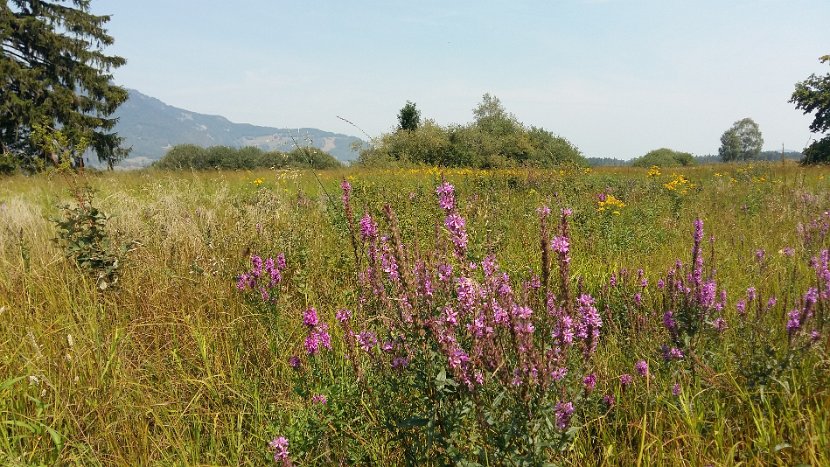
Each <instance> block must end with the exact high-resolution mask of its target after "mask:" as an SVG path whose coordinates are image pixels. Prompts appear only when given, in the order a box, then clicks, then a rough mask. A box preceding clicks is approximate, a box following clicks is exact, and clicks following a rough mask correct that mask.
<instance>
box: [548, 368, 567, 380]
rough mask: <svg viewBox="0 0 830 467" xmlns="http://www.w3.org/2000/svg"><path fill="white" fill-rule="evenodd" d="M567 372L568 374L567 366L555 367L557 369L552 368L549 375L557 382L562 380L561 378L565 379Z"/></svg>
mask: <svg viewBox="0 0 830 467" xmlns="http://www.w3.org/2000/svg"><path fill="white" fill-rule="evenodd" d="M567 374H568V369H567V368H557V369H555V370H553V371H552V372H551V373H550V377H551V378H552V379H553V380H554V381H557V382H558V381H562V380H563V379H565V376H566V375H567Z"/></svg>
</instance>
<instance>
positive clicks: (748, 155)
mask: <svg viewBox="0 0 830 467" xmlns="http://www.w3.org/2000/svg"><path fill="white" fill-rule="evenodd" d="M763 145H764V138H763V137H761V130H760V129H759V128H758V124H757V123H755V121H754V120H752V119H751V118H744V119H743V120H738V121H737V122H735V123H734V124H733V125H732V128H730V129H728V130H726V131H725V132H723V135H722V136H721V137H720V149H718V154H719V155H720V158H721V159H722V160H723V161H724V162H733V161H747V160H751V159H754V158H756V157H758V154H760V153H761V147H762V146H763Z"/></svg>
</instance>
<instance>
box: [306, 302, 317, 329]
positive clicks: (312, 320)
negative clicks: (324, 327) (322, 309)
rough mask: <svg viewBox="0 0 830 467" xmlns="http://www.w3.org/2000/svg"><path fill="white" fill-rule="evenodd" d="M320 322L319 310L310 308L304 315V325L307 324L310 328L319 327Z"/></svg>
mask: <svg viewBox="0 0 830 467" xmlns="http://www.w3.org/2000/svg"><path fill="white" fill-rule="evenodd" d="M319 321H320V320H319V318H318V317H317V310H315V309H314V307H309V309H307V310H306V311H305V313H303V324H305V325H306V326H308V327H309V328H313V327H314V326H317V323H318V322H319Z"/></svg>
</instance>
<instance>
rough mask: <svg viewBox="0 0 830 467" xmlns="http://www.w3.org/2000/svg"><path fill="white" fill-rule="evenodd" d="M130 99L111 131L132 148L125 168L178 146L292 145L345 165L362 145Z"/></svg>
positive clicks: (336, 136)
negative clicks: (308, 147) (320, 152)
mask: <svg viewBox="0 0 830 467" xmlns="http://www.w3.org/2000/svg"><path fill="white" fill-rule="evenodd" d="M129 93H130V97H129V99H127V101H126V102H124V103H123V104H121V106H120V107H118V109H117V110H116V112H115V114H114V116H115V117H118V123H117V124H116V125H115V131H116V132H117V133H118V135H119V136H121V137H123V138H124V145H125V146H128V147H129V146H132V148H133V149H132V152H131V153H130V157H129V158H128V159H126V160H125V161H123V162H122V163H121V164H120V165H121V166H124V167H138V166H144V165H148V164H150V163H151V162H153V161H155V160H158V159H160V158H161V157H162V156H164V154H165V153H166V152H167V150H168V149H169V148H170V147H172V146H175V145H177V144H196V145H199V146H231V147H243V146H256V147H259V148H260V149H263V150H266V151H283V152H288V151H291V150H292V149H294V148H295V143H294V141H296V144H299V145H301V146H306V145H311V146H314V147H317V148H320V149H322V150H323V151H326V152H328V153H329V154H331V155H332V156H334V157H336V158H337V159H338V160H340V161H344V162H347V161H352V160H354V159H356V158H357V153H356V152H355V151H353V150H352V147H353V145H355V144H356V145H359V146H364V145H365V143H364V142H363V141H362V140H361V139H360V138H355V137H354V136H348V135H342V134H338V133H330V132H327V131H322V130H318V129H316V128H299V129H285V128H270V127H264V126H256V125H249V124H247V123H234V122H231V121H230V120H228V119H227V118H225V117H221V116H218V115H205V114H200V113H196V112H191V111H189V110H185V109H180V108H177V107H173V106H171V105H167V104H165V103H164V102H162V101H160V100H158V99H156V98H153V97H150V96H147V95H145V94H142V93H140V92H138V91H136V90H133V89H130V90H129ZM292 137H293V140H292ZM92 159H94V157H93V158H92Z"/></svg>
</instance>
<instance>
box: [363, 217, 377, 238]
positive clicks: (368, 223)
mask: <svg viewBox="0 0 830 467" xmlns="http://www.w3.org/2000/svg"><path fill="white" fill-rule="evenodd" d="M360 236H361V237H363V240H369V239H372V238H377V236H378V225H377V224H376V223H375V221H374V220H372V216H370V215H369V213H368V212H367V213H366V214H364V215H363V218H361V219H360Z"/></svg>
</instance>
